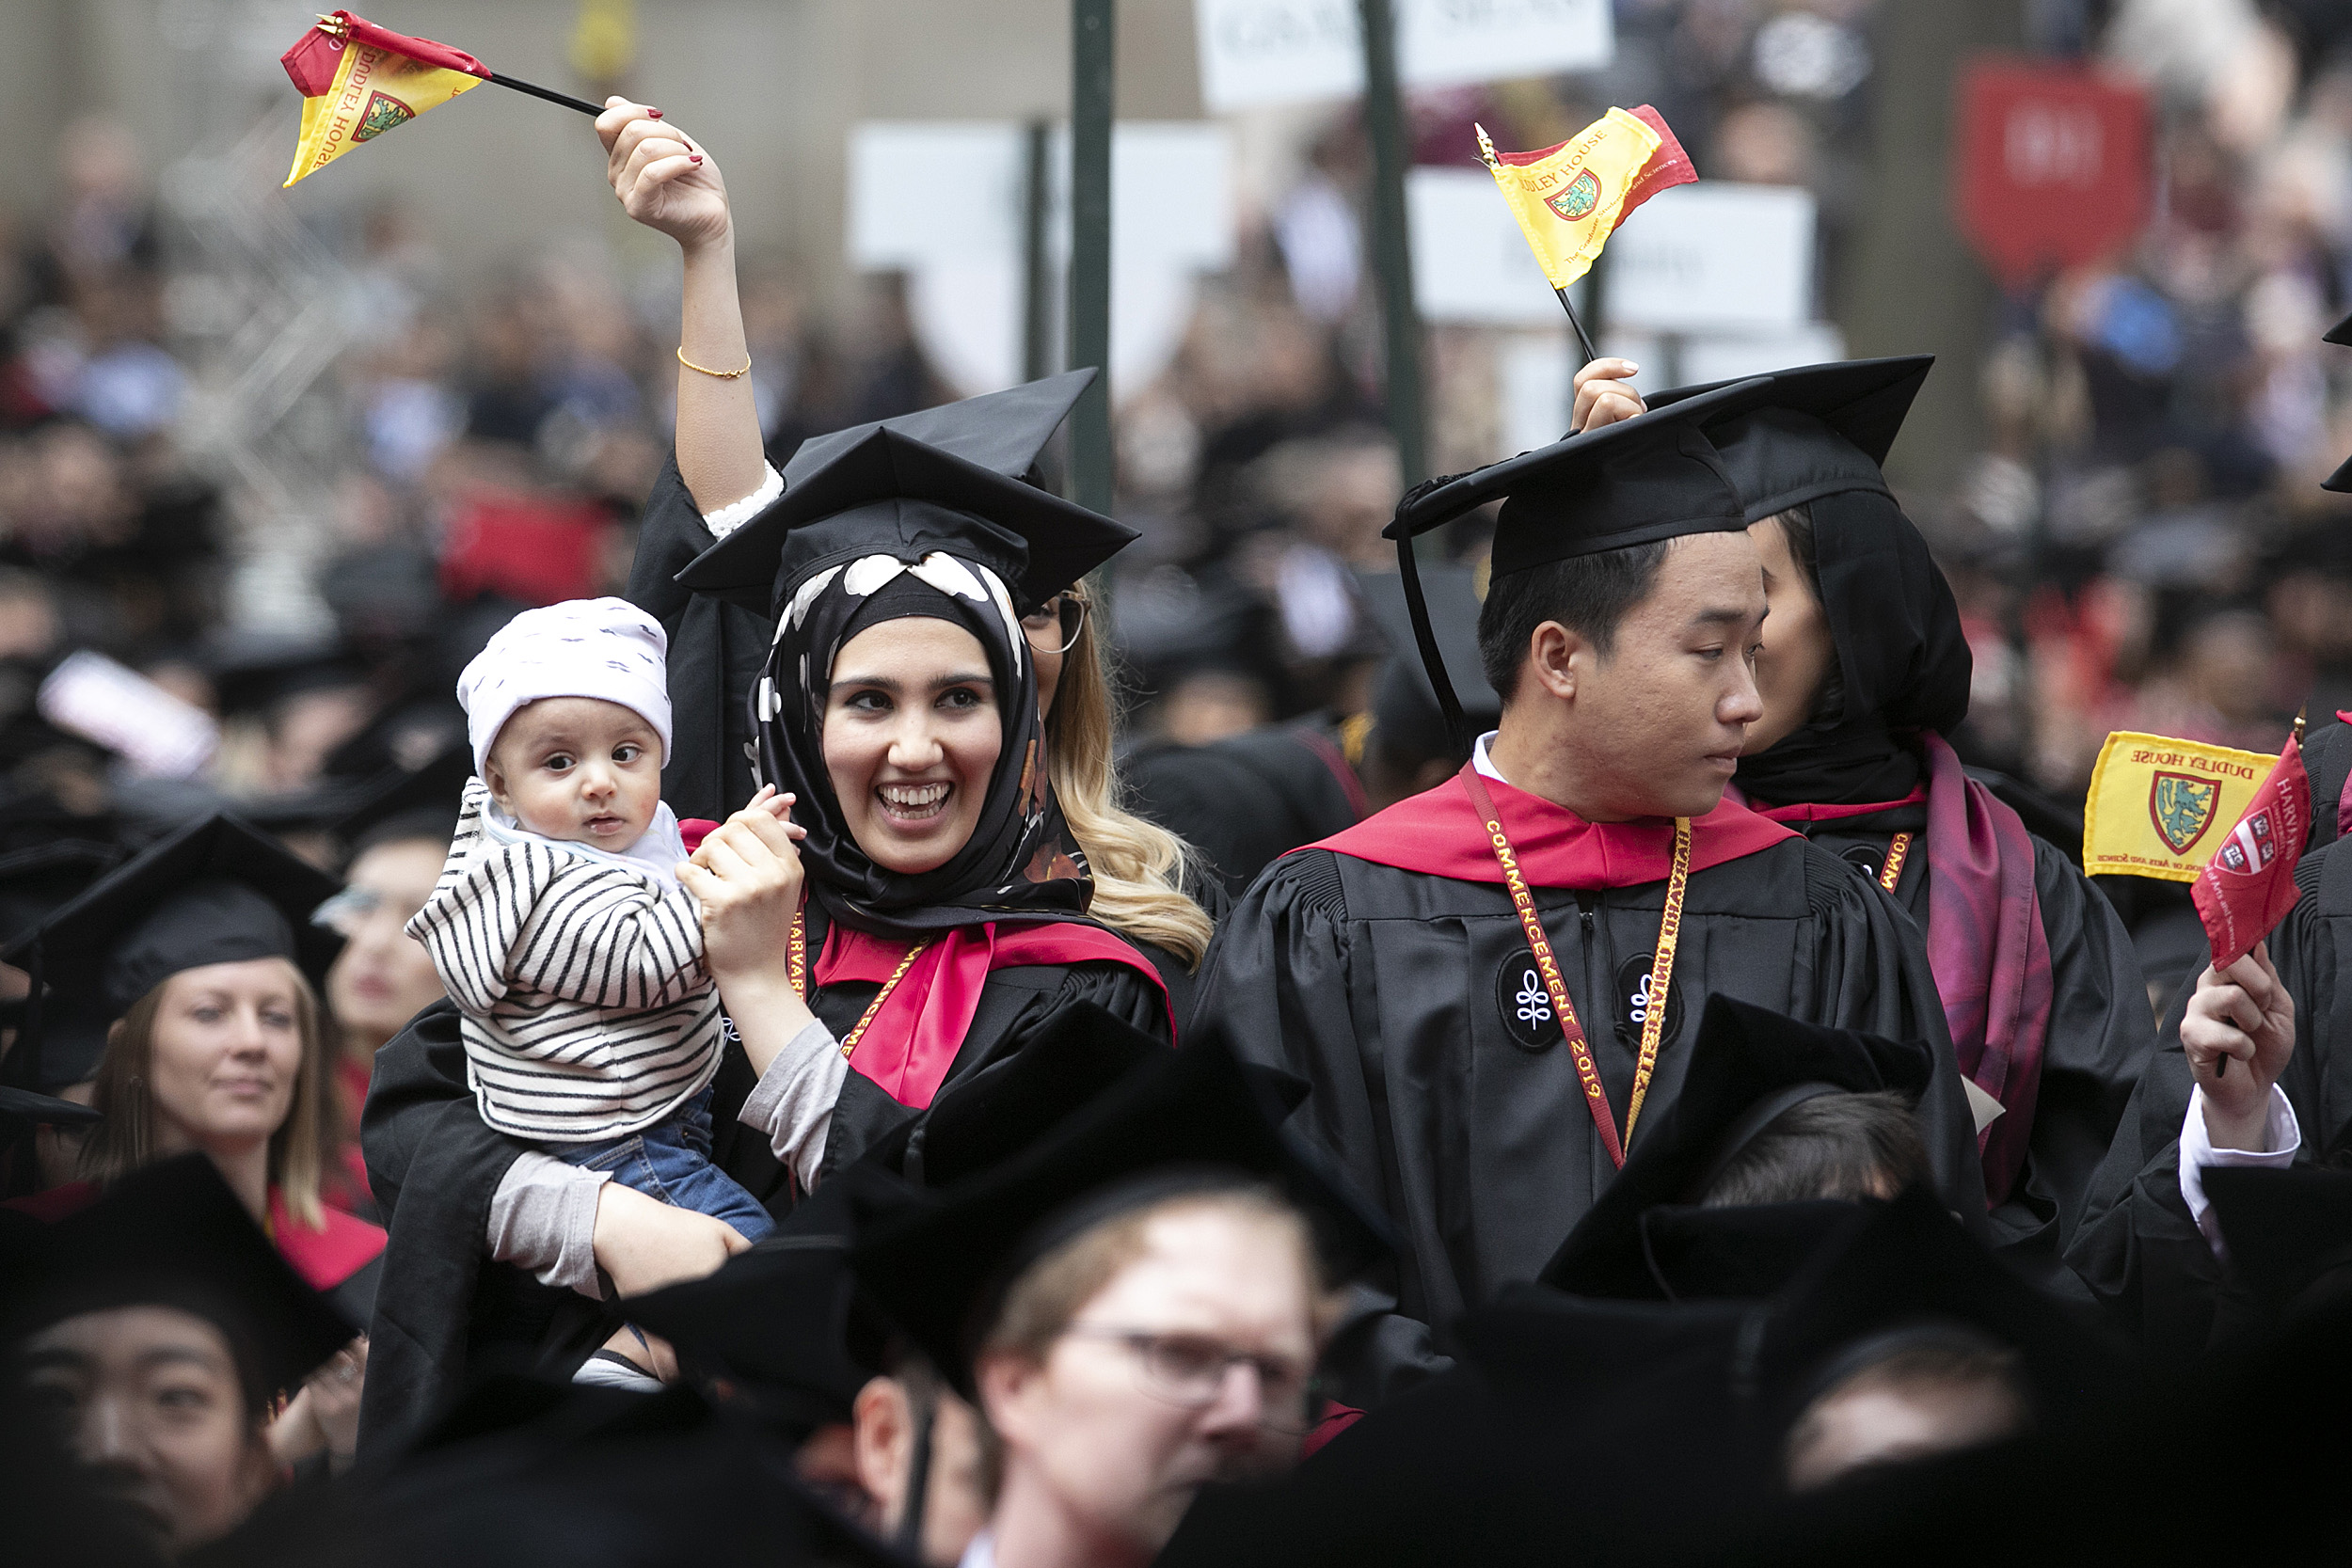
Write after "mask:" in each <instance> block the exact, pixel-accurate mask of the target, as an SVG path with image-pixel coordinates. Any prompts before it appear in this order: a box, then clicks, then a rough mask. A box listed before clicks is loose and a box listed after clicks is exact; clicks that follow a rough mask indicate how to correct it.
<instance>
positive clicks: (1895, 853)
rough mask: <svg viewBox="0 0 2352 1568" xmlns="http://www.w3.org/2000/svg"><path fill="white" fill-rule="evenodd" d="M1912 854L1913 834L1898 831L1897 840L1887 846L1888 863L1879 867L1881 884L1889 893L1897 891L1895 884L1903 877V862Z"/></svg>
mask: <svg viewBox="0 0 2352 1568" xmlns="http://www.w3.org/2000/svg"><path fill="white" fill-rule="evenodd" d="M1910 854H1911V835H1910V834H1909V833H1897V834H1896V835H1895V841H1894V842H1893V843H1892V844H1889V845H1888V846H1887V847H1886V863H1885V864H1884V865H1882V866H1880V867H1879V886H1881V887H1883V888H1884V889H1885V890H1886V891H1887V892H1889V893H1892V892H1894V891H1895V884H1896V883H1897V882H1899V881H1901V880H1902V879H1903V862H1904V861H1905V860H1906V859H1908V858H1909V857H1910Z"/></svg>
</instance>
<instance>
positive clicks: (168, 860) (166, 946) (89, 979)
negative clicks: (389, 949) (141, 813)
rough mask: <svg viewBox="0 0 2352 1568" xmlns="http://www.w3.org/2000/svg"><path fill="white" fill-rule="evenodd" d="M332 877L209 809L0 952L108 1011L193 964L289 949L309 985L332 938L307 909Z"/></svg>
mask: <svg viewBox="0 0 2352 1568" xmlns="http://www.w3.org/2000/svg"><path fill="white" fill-rule="evenodd" d="M336 886H337V884H336V882H335V880H334V879H333V878H331V877H328V876H327V875H326V874H325V873H324V872H321V871H318V870H316V869H314V868H313V867H311V866H310V865H308V864H306V863H303V862H301V861H299V860H296V859H295V858H294V856H293V855H291V854H289V853H288V852H287V851H286V850H285V849H284V848H283V847H281V846H279V845H278V842H277V841H276V840H274V839H272V838H270V837H268V836H267V835H266V834H264V833H262V832H259V831H258V830H256V829H254V828H252V827H250V826H248V825H247V824H246V823H244V822H242V821H240V820H238V819H237V818H236V817H233V816H227V815H215V816H209V817H206V818H204V819H203V820H202V821H200V822H194V823H191V824H189V825H188V826H187V827H185V828H183V829H182V830H180V831H179V832H176V833H173V834H172V835H171V836H169V837H168V838H166V839H163V840H161V841H159V842H157V843H155V844H153V845H151V846H150V847H148V848H147V849H145V850H143V851H142V852H141V853H140V854H138V855H137V856H136V857H135V858H134V859H132V860H131V861H129V862H127V863H124V864H122V865H120V866H119V867H117V868H116V869H115V870H113V871H111V872H109V873H108V874H107V875H106V876H105V877H103V878H102V879H100V880H98V881H97V882H95V883H93V884H91V886H90V887H89V888H88V889H87V890H86V891H85V892H84V893H83V894H82V895H80V896H79V897H77V898H75V899H74V900H73V901H72V902H71V903H69V904H67V905H66V906H65V907H64V908H63V909H60V910H58V911H56V912H55V913H54V914H52V915H51V916H50V917H49V918H48V919H47V920H46V921H44V922H42V923H41V925H40V927H38V928H36V929H35V930H32V931H29V932H27V933H25V934H24V936H21V937H19V938H18V939H17V941H16V942H13V943H11V944H10V945H9V946H8V949H7V950H6V951H5V952H0V959H5V960H6V961H7V962H9V963H13V964H17V965H19V966H21V967H24V968H25V969H28V970H29V969H31V968H32V967H33V964H34V962H35V961H38V962H39V963H40V976H41V978H42V979H43V980H44V981H45V982H46V983H47V985H48V986H49V988H50V990H52V992H54V993H56V994H61V995H64V996H66V997H68V998H69V999H72V998H76V997H79V998H81V999H83V1000H87V999H89V998H93V997H94V998H96V999H97V1000H98V1001H99V1002H100V1003H102V1004H103V1008H104V1010H105V1012H106V1017H107V1020H108V1022H112V1021H113V1020H114V1019H118V1018H120V1017H121V1016H122V1015H123V1013H124V1012H125V1011H127V1010H128V1009H129V1008H130V1006H131V1004H132V1003H134V1002H136V1001H137V1000H138V999H139V998H140V997H142V996H144V995H146V994H147V993H148V992H149V991H150V990H153V989H154V988H155V987H156V986H158V985H160V984H161V983H162V982H163V981H165V980H166V979H168V978H169V977H170V976H172V975H174V974H178V973H179V972H180V971H182V970H183V969H194V968H197V967H199V965H203V964H216V963H234V962H238V961H240V960H243V959H246V958H291V959H293V960H294V963H295V964H296V965H297V966H298V967H299V968H300V969H301V970H302V972H303V973H304V974H306V975H308V976H309V977H310V983H311V984H312V985H313V986H316V985H319V984H321V983H323V982H324V980H325V978H326V966H327V965H328V964H329V963H331V962H333V961H334V958H335V955H336V953H337V952H339V951H340V950H341V949H342V938H341V937H339V936H337V935H335V934H334V933H333V932H331V931H328V930H326V929H324V928H322V927H317V926H314V925H312V924H311V922H310V915H311V913H312V911H315V910H317V908H318V907H319V905H320V904H322V903H324V902H325V901H326V899H328V898H330V897H332V896H333V895H334V894H335V891H336ZM36 948H38V949H39V955H38V958H37V959H36V958H35V956H34V949H36Z"/></svg>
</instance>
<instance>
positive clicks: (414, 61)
mask: <svg viewBox="0 0 2352 1568" xmlns="http://www.w3.org/2000/svg"><path fill="white" fill-rule="evenodd" d="M278 58H279V62H280V63H281V64H283V65H284V66H285V68H286V74H287V76H289V77H290V78H292V79H293V81H294V87H295V88H296V89H297V90H298V91H300V92H301V94H302V135H301V139H300V140H299V141H298V142H297V143H296V144H295V147H294V168H293V169H292V171H290V172H289V173H288V174H287V176H286V183H287V184H289V185H291V184H293V183H294V182H295V181H297V180H299V179H301V178H302V177H303V176H305V175H308V174H315V173H317V172H318V171H319V170H320V169H323V168H325V167H326V166H327V165H329V164H331V163H333V162H334V161H335V160H336V159H338V158H340V157H342V155H343V154H344V153H346V152H348V151H350V150H352V149H353V148H354V147H356V146H358V144H359V143H361V142H364V141H373V140H374V139H375V138H376V137H377V136H380V135H383V134H384V133H385V132H387V131H389V130H390V129H392V127H394V126H396V125H405V124H406V123H407V122H408V121H409V120H412V119H416V118H417V117H418V116H419V115H421V114H422V113H424V112H425V111H426V110H427V109H437V108H439V107H440V106H441V105H442V104H444V103H448V102H449V101H450V100H451V99H453V98H454V97H456V96H457V95H458V94H459V93H461V92H469V91H471V90H472V89H473V88H475V87H480V86H481V85H482V84H483V83H485V82H486V81H488V80H489V79H490V68H489V67H488V66H486V65H484V64H483V63H482V62H481V61H480V60H477V59H475V58H474V57H473V56H472V55H469V54H467V53H465V52H464V51H463V50H458V49H452V48H451V47H450V46H449V45H448V44H446V43H435V42H434V41H433V40H431V39H412V38H409V37H407V36H406V35H405V34H401V33H395V32H390V31H389V30H387V29H385V28H382V27H378V26H377V25H375V24H373V22H369V21H367V20H366V19H365V18H362V17H357V16H354V15H352V14H351V13H350V12H349V11H337V12H336V13H335V14H334V15H332V16H322V17H320V18H319V23H318V25H317V26H315V27H313V28H311V29H310V31H309V32H307V33H305V34H303V35H302V37H301V38H300V39H299V40H296V42H295V44H294V47H293V48H292V49H289V50H287V51H286V52H285V54H284V55H280V56H279V57H278Z"/></svg>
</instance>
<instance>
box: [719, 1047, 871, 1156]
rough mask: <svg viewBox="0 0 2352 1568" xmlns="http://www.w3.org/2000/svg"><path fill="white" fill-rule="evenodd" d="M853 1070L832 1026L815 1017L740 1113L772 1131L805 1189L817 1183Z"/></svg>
mask: <svg viewBox="0 0 2352 1568" xmlns="http://www.w3.org/2000/svg"><path fill="white" fill-rule="evenodd" d="M849 1075H850V1064H849V1061H848V1059H847V1058H845V1057H844V1056H843V1055H842V1054H841V1047H840V1046H839V1045H838V1044H837V1043H835V1041H834V1037H833V1032H832V1031H831V1030H829V1029H827V1028H826V1027H825V1026H824V1025H823V1024H821V1023H818V1022H814V1021H811V1022H808V1023H807V1024H804V1025H803V1027H802V1029H801V1032H800V1033H799V1034H797V1035H794V1036H793V1037H791V1038H790V1039H789V1040H787V1041H786V1042H785V1047H784V1049H783V1050H782V1051H779V1052H777V1053H776V1056H775V1060H773V1061H771V1062H770V1063H769V1064H768V1070H767V1071H766V1072H763V1073H761V1074H760V1076H759V1082H758V1084H757V1085H755V1086H754V1087H753V1089H752V1092H751V1093H750V1094H749V1095H748V1096H746V1097H745V1099H744V1101H743V1109H742V1110H741V1111H739V1112H738V1113H737V1115H736V1119H737V1120H739V1121H740V1122H741V1123H743V1125H744V1126H746V1127H755V1128H757V1129H758V1130H759V1131H760V1132H765V1133H767V1134H768V1146H769V1147H770V1148H772V1149H774V1150H775V1154H776V1158H777V1159H779V1160H781V1161H783V1162H784V1163H785V1164H786V1165H787V1166H788V1167H789V1168H790V1170H791V1172H792V1175H793V1178H794V1180H797V1181H799V1182H800V1184H801V1190H802V1191H803V1192H807V1191H809V1190H811V1189H813V1188H814V1187H815V1186H816V1185H817V1170H818V1166H819V1165H820V1164H823V1162H824V1158H825V1134H826V1132H828V1131H830V1130H831V1128H832V1126H833V1108H834V1103H835V1102H836V1101H839V1100H840V1098H841V1085H842V1084H843V1083H844V1082H845V1081H846V1080H847V1079H848V1078H849Z"/></svg>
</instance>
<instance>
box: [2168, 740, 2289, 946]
mask: <svg viewBox="0 0 2352 1568" xmlns="http://www.w3.org/2000/svg"><path fill="white" fill-rule="evenodd" d="M2302 727H2303V726H2302V721H2300V720H2297V721H2296V735H2294V736H2289V737H2288V739H2287V744H2286V750H2285V751H2283V752H2280V753H2279V762H2278V765H2277V766H2276V767H2274V768H2271V770H2270V776H2269V777H2267V778H2265V780H2263V784H2262V787H2261V788H2260V789H2258V790H2256V791H2255V792H2254V798H2253V800H2249V801H2248V802H2247V806H2246V810H2245V811H2244V812H2242V813H2241V814H2239V816H2238V819H2237V824H2236V826H2234V827H2233V828H2232V829H2231V830H2230V832H2229V833H2228V834H2227V835H2226V836H2224V837H2223V838H2222V840H2221V842H2220V845H2219V847H2217V848H2216V849H2215V850H2214V852H2213V859H2212V860H2211V861H2209V862H2207V863H2206V864H2205V867H2204V869H2203V870H2201V871H2200V872H2199V873H2198V874H2197V886H2196V888H2195V889H2194V890H2193V891H2192V893H2191V896H2192V897H2193V898H2195V899H2196V901H2197V913H2198V916H2199V918H2201V919H2202V920H2203V921H2204V923H2205V937H2206V940H2207V941H2208V942H2211V943H2212V944H2213V966H2214V968H2216V969H2227V968H2229V967H2230V966H2231V965H2232V964H2233V963H2235V962H2237V960H2238V959H2240V958H2244V957H2245V956H2246V955H2247V953H2248V952H2249V950H2250V949H2251V948H2252V947H2253V945H2254V944H2255V943H2256V942H2260V941H2262V939H2263V938H2265V937H2266V936H2268V935H2269V934H2270V933H2271V932H2272V931H2273V930H2276V929H2277V928H2278V925H2279V922H2280V921H2281V920H2284V919H2285V918H2286V913H2287V911H2289V910H2291V909H2293V908H2295V900H2296V897H2297V896H2298V895H2300V893H2301V889H2299V888H2297V887H2296V885H2295V867H2296V863H2298V862H2299V861H2301V860H2302V858H2303V840H2304V837H2305V835H2307V834H2308V833H2309V832H2310V831H2311V823H2312V782H2311V777H2310V775H2309V774H2307V773H2306V772H2305V771H2304V770H2303V747H2302V744H2301V731H2302Z"/></svg>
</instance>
